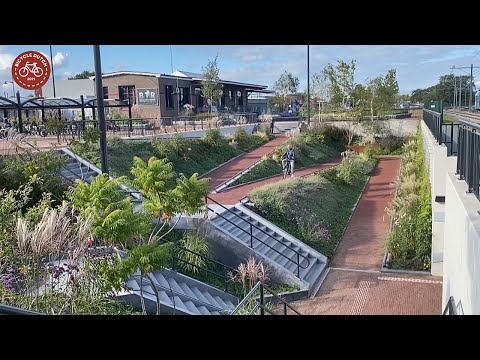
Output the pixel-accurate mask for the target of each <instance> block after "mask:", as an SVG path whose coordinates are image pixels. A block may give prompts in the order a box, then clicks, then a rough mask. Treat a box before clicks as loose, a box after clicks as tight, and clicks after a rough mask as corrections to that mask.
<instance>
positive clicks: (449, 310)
mask: <svg viewBox="0 0 480 360" xmlns="http://www.w3.org/2000/svg"><path fill="white" fill-rule="evenodd" d="M442 315H456V314H455V300H454V298H453V296H450V297H449V299H448V302H447V305H446V306H445V309H444V310H443V314H442Z"/></svg>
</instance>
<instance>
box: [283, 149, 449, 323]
mask: <svg viewBox="0 0 480 360" xmlns="http://www.w3.org/2000/svg"><path fill="white" fill-rule="evenodd" d="M399 171H400V158H399V157H380V158H379V163H378V165H377V168H376V170H375V172H374V174H373V175H372V177H371V178H370V180H369V182H368V184H367V186H366V188H365V191H364V193H363V195H362V197H361V198H360V201H359V203H358V204H357V207H356V208H355V211H354V213H353V215H352V218H351V219H350V222H349V224H348V226H347V229H346V231H345V233H344V235H343V236H342V239H341V240H340V243H339V245H338V248H337V250H336V251H335V254H334V256H333V258H332V260H331V262H330V265H329V266H330V269H329V272H328V274H327V276H326V277H325V280H324V281H323V283H322V286H321V287H320V290H319V291H318V293H317V294H316V296H315V297H314V298H312V299H307V300H302V301H296V302H294V303H292V305H293V306H295V308H296V309H298V310H299V311H300V312H301V313H302V314H304V315H339V314H342V315H380V314H389V315H406V314H411V315H414V314H421V315H435V314H441V311H442V309H441V306H442V305H441V299H442V278H441V277H433V276H430V275H422V274H400V273H393V272H380V268H381V266H382V261H383V256H384V252H385V240H386V238H387V235H388V231H389V224H390V219H389V217H388V214H387V213H386V211H385V208H386V207H387V206H388V205H389V203H390V202H391V201H392V200H393V198H394V195H395V181H396V180H397V178H398V175H399Z"/></svg>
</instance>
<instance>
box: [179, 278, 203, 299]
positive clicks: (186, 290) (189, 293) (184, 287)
mask: <svg viewBox="0 0 480 360" xmlns="http://www.w3.org/2000/svg"><path fill="white" fill-rule="evenodd" d="M178 285H180V287H181V288H182V290H183V293H184V294H185V295H187V296H189V297H191V298H194V299H197V300H198V298H197V295H195V294H194V293H193V291H192V290H191V289H190V287H189V286H188V285H187V284H186V283H184V282H180V283H178Z"/></svg>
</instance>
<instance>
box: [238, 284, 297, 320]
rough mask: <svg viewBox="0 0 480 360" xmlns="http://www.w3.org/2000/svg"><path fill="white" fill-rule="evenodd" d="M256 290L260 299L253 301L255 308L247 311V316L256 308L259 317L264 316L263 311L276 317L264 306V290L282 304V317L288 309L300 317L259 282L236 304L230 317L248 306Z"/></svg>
mask: <svg viewBox="0 0 480 360" xmlns="http://www.w3.org/2000/svg"><path fill="white" fill-rule="evenodd" d="M257 289H258V290H259V292H260V297H259V298H258V299H256V300H255V306H253V307H252V309H250V310H249V312H248V313H247V315H252V314H254V313H255V311H257V309H258V308H260V315H265V311H266V312H267V313H269V314H270V315H277V314H275V313H274V312H273V311H271V310H270V309H269V308H268V307H267V306H266V303H265V290H266V291H267V292H268V293H270V294H271V295H272V296H273V297H274V298H276V299H278V300H279V301H280V302H281V303H282V304H283V315H288V309H290V310H292V311H293V312H294V313H295V314H297V315H302V314H300V312H299V311H298V310H297V309H295V308H294V307H293V306H292V305H290V304H289V303H288V302H286V301H285V300H284V299H282V298H281V297H280V296H279V295H278V294H276V293H275V292H274V291H273V290H272V289H270V288H269V287H268V286H267V285H265V284H263V283H262V282H261V281H259V282H257V283H256V284H255V286H254V287H253V288H252V290H250V291H249V292H248V294H247V295H246V296H245V297H244V298H243V299H242V301H240V302H239V303H238V305H237V307H236V308H235V309H233V311H232V312H231V313H230V315H236V314H237V313H238V312H239V311H240V310H241V309H242V308H244V307H245V306H246V305H247V304H249V300H251V299H252V298H253V297H254V296H255V295H256V293H257Z"/></svg>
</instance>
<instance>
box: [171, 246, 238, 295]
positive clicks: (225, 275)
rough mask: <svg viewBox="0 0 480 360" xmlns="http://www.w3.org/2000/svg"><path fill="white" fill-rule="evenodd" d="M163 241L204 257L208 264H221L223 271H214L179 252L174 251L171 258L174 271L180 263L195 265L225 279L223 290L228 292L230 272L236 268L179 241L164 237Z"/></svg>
mask: <svg viewBox="0 0 480 360" xmlns="http://www.w3.org/2000/svg"><path fill="white" fill-rule="evenodd" d="M162 241H163V242H170V243H172V244H173V245H174V246H175V247H176V248H177V249H178V251H186V252H188V253H190V254H193V255H195V256H198V257H200V258H201V259H203V260H204V261H205V263H206V264H212V265H213V266H219V267H222V268H223V272H222V273H218V272H216V271H213V270H212V269H211V268H208V265H206V266H205V267H204V266H200V265H198V264H194V263H192V262H190V261H187V260H185V259H182V258H181V257H179V256H178V255H177V253H175V252H172V255H171V260H170V265H171V269H172V270H174V271H177V270H180V269H181V267H179V266H178V265H179V264H187V265H189V266H192V267H195V268H197V269H198V270H199V271H202V272H203V273H205V274H208V275H213V276H214V277H216V278H218V279H220V280H221V281H223V284H224V288H223V291H225V292H228V284H229V282H230V279H231V277H230V276H229V273H231V274H233V273H235V272H236V270H235V269H234V268H231V267H230V266H228V265H225V264H223V263H221V262H220V261H217V260H215V259H212V258H210V257H208V256H205V255H202V254H200V253H198V252H196V251H193V250H189V249H187V248H186V247H184V246H181V245H178V244H177V243H174V242H171V241H168V240H166V239H162Z"/></svg>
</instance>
